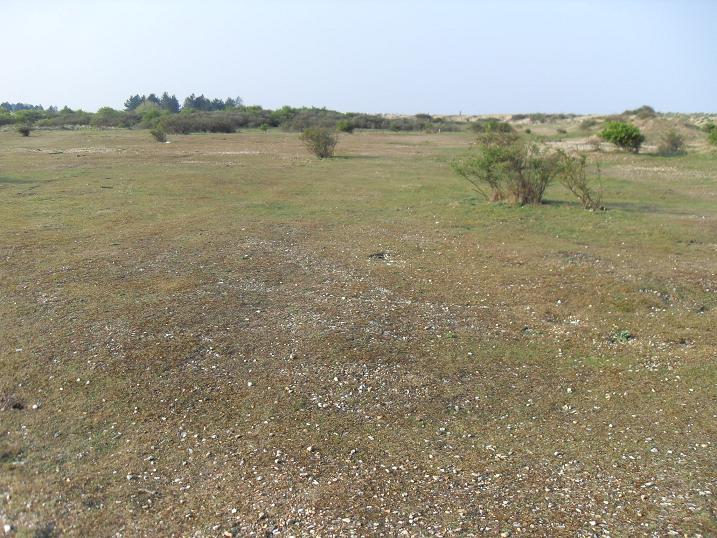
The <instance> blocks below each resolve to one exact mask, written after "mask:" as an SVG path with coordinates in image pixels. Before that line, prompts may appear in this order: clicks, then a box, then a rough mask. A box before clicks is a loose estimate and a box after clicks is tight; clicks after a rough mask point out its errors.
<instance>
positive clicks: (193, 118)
mask: <svg viewBox="0 0 717 538" xmlns="http://www.w3.org/2000/svg"><path fill="white" fill-rule="evenodd" d="M158 127H159V128H160V129H162V130H164V131H165V132H167V133H175V134H189V133H201V132H206V133H233V132H235V131H236V130H237V124H236V122H235V121H234V120H233V118H232V117H231V116H230V115H228V114H218V113H203V112H195V113H184V112H183V113H181V114H172V115H169V116H164V117H162V118H161V119H160V120H159V123H158Z"/></svg>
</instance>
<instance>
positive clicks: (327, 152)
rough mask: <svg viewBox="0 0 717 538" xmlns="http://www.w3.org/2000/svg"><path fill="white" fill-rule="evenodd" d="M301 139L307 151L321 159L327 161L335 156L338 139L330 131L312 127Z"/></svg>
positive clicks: (305, 131) (302, 134)
mask: <svg viewBox="0 0 717 538" xmlns="http://www.w3.org/2000/svg"><path fill="white" fill-rule="evenodd" d="M299 139H300V140H301V141H302V142H303V143H304V145H305V146H306V149H308V150H309V151H310V152H311V153H312V154H314V155H316V156H317V157H318V158H319V159H327V158H329V157H333V156H334V150H335V148H336V144H338V142H339V139H338V137H337V136H336V135H335V134H334V133H333V132H332V131H331V130H329V129H323V128H319V127H310V128H308V129H305V130H304V132H303V133H301V136H299Z"/></svg>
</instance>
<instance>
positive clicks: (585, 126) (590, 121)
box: [580, 118, 598, 131]
mask: <svg viewBox="0 0 717 538" xmlns="http://www.w3.org/2000/svg"><path fill="white" fill-rule="evenodd" d="M597 124H598V122H597V120H596V119H595V118H585V119H584V120H583V121H581V122H580V128H581V129H582V130H583V131H587V130H589V129H592V128H593V127H595V126H596V125H597Z"/></svg>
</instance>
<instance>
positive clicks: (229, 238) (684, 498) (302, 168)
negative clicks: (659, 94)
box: [0, 111, 717, 537]
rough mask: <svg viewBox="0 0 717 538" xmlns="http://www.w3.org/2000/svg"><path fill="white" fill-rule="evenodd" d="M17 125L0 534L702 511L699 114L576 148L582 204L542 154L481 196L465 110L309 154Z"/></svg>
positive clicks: (680, 518)
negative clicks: (515, 186)
mask: <svg viewBox="0 0 717 538" xmlns="http://www.w3.org/2000/svg"><path fill="white" fill-rule="evenodd" d="M224 113H225V112H222V111H220V112H219V114H224ZM246 113H247V114H250V113H249V112H246ZM58 114H59V111H58ZM187 114H189V113H187ZM196 114H214V113H213V112H196ZM175 115H176V114H170V116H175ZM180 115H181V113H180ZM258 115H259V114H257V116H258ZM433 123H435V121H434V122H433ZM576 123H577V122H576ZM259 125H260V124H259ZM559 125H560V124H558V123H544V124H539V125H534V126H532V128H533V131H534V132H535V136H538V135H540V134H541V133H548V134H552V133H554V132H555V130H556V128H557V127H558V126H559ZM272 126H273V127H277V125H272ZM466 127H467V126H466ZM660 128H662V126H660ZM14 129H15V126H14V125H13V126H11V127H5V128H3V129H0V163H1V165H2V166H1V169H0V214H2V216H3V240H2V241H3V244H2V245H3V246H2V253H3V259H2V265H1V267H2V269H0V274H1V278H0V294H1V295H2V297H3V300H2V301H0V344H2V345H0V367H1V368H2V370H1V371H2V375H0V424H2V432H1V434H0V491H1V492H6V493H8V494H7V495H5V494H3V495H2V500H1V501H0V502H1V505H0V511H1V512H2V515H1V518H2V521H0V525H3V524H5V523H7V524H12V525H13V526H14V527H15V529H16V530H12V531H11V533H10V535H11V536H15V535H17V536H41V535H48V534H50V533H52V532H54V534H55V535H56V536H68V537H74V536H115V535H121V536H143V535H152V534H154V535H161V536H232V535H233V536H235V537H237V536H269V535H272V534H277V532H276V531H277V529H278V530H279V531H280V533H279V534H278V536H292V535H293V536H309V535H312V534H313V535H316V536H318V535H319V534H321V535H322V536H350V535H352V534H353V535H360V536H363V535H370V536H373V535H380V534H383V535H386V536H395V535H398V534H400V532H401V531H402V530H403V529H405V530H406V533H408V534H410V535H415V536H434V535H436V534H443V535H455V536H463V535H470V534H475V535H481V534H484V535H488V536H494V535H496V536H497V535H498V534H500V533H501V532H503V531H504V530H505V534H506V535H511V536H513V537H516V536H591V535H594V534H597V535H607V534H609V535H610V536H644V535H645V534H650V535H655V536H668V535H670V534H674V533H678V534H679V535H680V536H682V535H687V536H697V535H699V534H701V535H702V536H714V535H715V534H716V532H715V531H716V527H715V523H714V517H713V513H714V506H715V504H714V503H715V495H714V493H715V490H714V478H715V461H716V458H715V446H714V439H715V433H716V432H715V420H714V417H715V414H717V401H715V398H714V396H715V383H717V369H716V368H715V357H717V333H716V331H715V330H714V328H715V326H717V294H716V293H715V289H717V287H716V286H715V276H714V273H715V268H716V267H717V250H716V249H715V237H717V190H716V189H715V179H714V176H715V170H716V169H717V152H715V151H703V146H704V143H705V141H704V137H705V133H703V132H698V131H695V132H694V133H692V132H689V131H686V132H685V136H686V137H693V138H688V140H689V142H690V144H692V143H693V142H699V144H697V143H695V144H694V148H695V149H694V151H691V152H690V153H689V154H688V155H685V156H684V157H680V158H678V159H672V160H671V161H669V162H668V163H666V159H662V158H654V157H653V156H651V155H645V154H633V153H622V152H614V151H605V152H603V153H600V154H599V155H595V156H593V155H590V156H589V157H588V159H589V160H588V165H589V166H592V163H593V162H594V161H592V160H591V159H592V158H596V157H599V159H600V163H601V177H602V181H603V183H604V189H603V203H604V205H605V206H606V207H608V208H609V210H608V211H585V210H583V209H582V208H581V205H580V204H578V203H576V202H575V198H574V196H573V194H571V192H570V191H569V190H568V188H566V187H565V186H564V184H562V182H561V180H560V176H559V175H556V176H555V180H554V181H553V183H551V185H550V186H549V188H548V190H547V191H546V194H545V200H544V201H545V203H543V204H541V205H525V206H522V207H516V206H512V205H509V204H505V203H499V204H496V203H489V202H485V201H483V200H482V199H480V197H479V196H476V195H475V192H474V191H473V190H472V189H471V188H470V187H471V186H470V184H469V183H467V182H466V181H464V180H461V179H459V178H457V177H456V176H455V174H454V172H453V171H452V169H451V167H450V166H449V164H448V163H449V162H450V160H451V159H452V158H453V157H454V156H455V155H461V154H462V153H464V152H466V151H467V150H468V149H469V148H471V147H472V144H474V142H475V138H476V135H475V134H474V133H472V132H470V131H469V130H468V129H467V128H466V129H465V131H462V132H461V131H458V132H447V133H442V134H441V135H427V134H424V133H423V132H421V131H406V132H392V131H390V130H388V129H386V130H375V129H374V130H370V131H369V130H362V129H361V128H358V127H357V131H358V132H356V134H354V135H352V136H342V137H341V142H340V144H341V145H340V154H341V157H342V158H335V159H329V160H323V161H319V160H317V159H314V158H301V157H299V158H297V156H298V155H301V154H302V153H303V152H304V151H305V150H304V147H303V145H302V143H301V142H300V140H299V137H298V134H297V133H295V132H286V131H283V130H282V129H280V128H274V129H272V131H271V133H270V134H264V133H262V132H261V131H258V130H255V129H251V128H242V132H241V133H236V134H225V133H218V134H212V133H207V134H201V135H188V136H181V137H179V136H177V137H172V142H173V144H172V145H171V146H166V147H165V146H163V145H161V144H158V143H157V142H155V141H154V139H153V138H152V137H151V136H150V134H149V131H147V130H130V129H119V128H113V129H105V128H102V129H99V128H89V129H82V130H79V131H76V130H72V129H64V130H63V129H46V130H39V129H38V131H39V132H38V133H37V136H31V137H30V138H22V137H20V136H19V135H18V134H17V133H16V132H15V130H14ZM521 130H522V127H521ZM573 133H574V130H573V129H570V135H567V136H565V137H564V139H563V140H561V141H559V142H553V141H548V142H547V143H546V146H547V147H550V148H553V149H554V150H557V149H560V148H565V150H566V151H568V150H570V148H571V147H572V146H571V145H572V143H573V139H572V138H571V135H573ZM35 134H36V133H33V135H35ZM646 134H647V133H646ZM648 136H652V133H650V134H648ZM580 137H581V135H579V134H577V135H575V139H576V140H579V139H580ZM175 138H176V140H175ZM497 140H498V142H499V141H500V139H497ZM606 145H607V144H606ZM586 174H587V175H588V176H590V177H595V174H594V171H593V170H592V169H588V171H587V172H586ZM595 190H598V189H597V188H595ZM622 331H626V332H627V333H628V334H629V337H628V335H627V334H624V335H622V336H621V335H620V333H621V332H622ZM287 483H290V488H289V487H287ZM707 492H712V494H707ZM605 503H607V504H605ZM618 506H619V508H618ZM576 507H577V508H579V510H580V512H577V511H576ZM593 521H594V522H595V524H593V523H592V522H593ZM399 522H402V523H399ZM516 523H519V524H520V525H521V527H520V531H519V530H518V529H517V528H516V527H515V526H514V525H515V524H516ZM444 531H445V532H444ZM0 532H2V531H1V530H0ZM406 533H404V534H406Z"/></svg>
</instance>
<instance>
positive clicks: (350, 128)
mask: <svg viewBox="0 0 717 538" xmlns="http://www.w3.org/2000/svg"><path fill="white" fill-rule="evenodd" d="M336 130H337V131H340V132H342V133H349V134H351V133H353V132H354V124H353V123H351V122H350V121H349V120H341V121H339V122H338V123H337V124H336Z"/></svg>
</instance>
